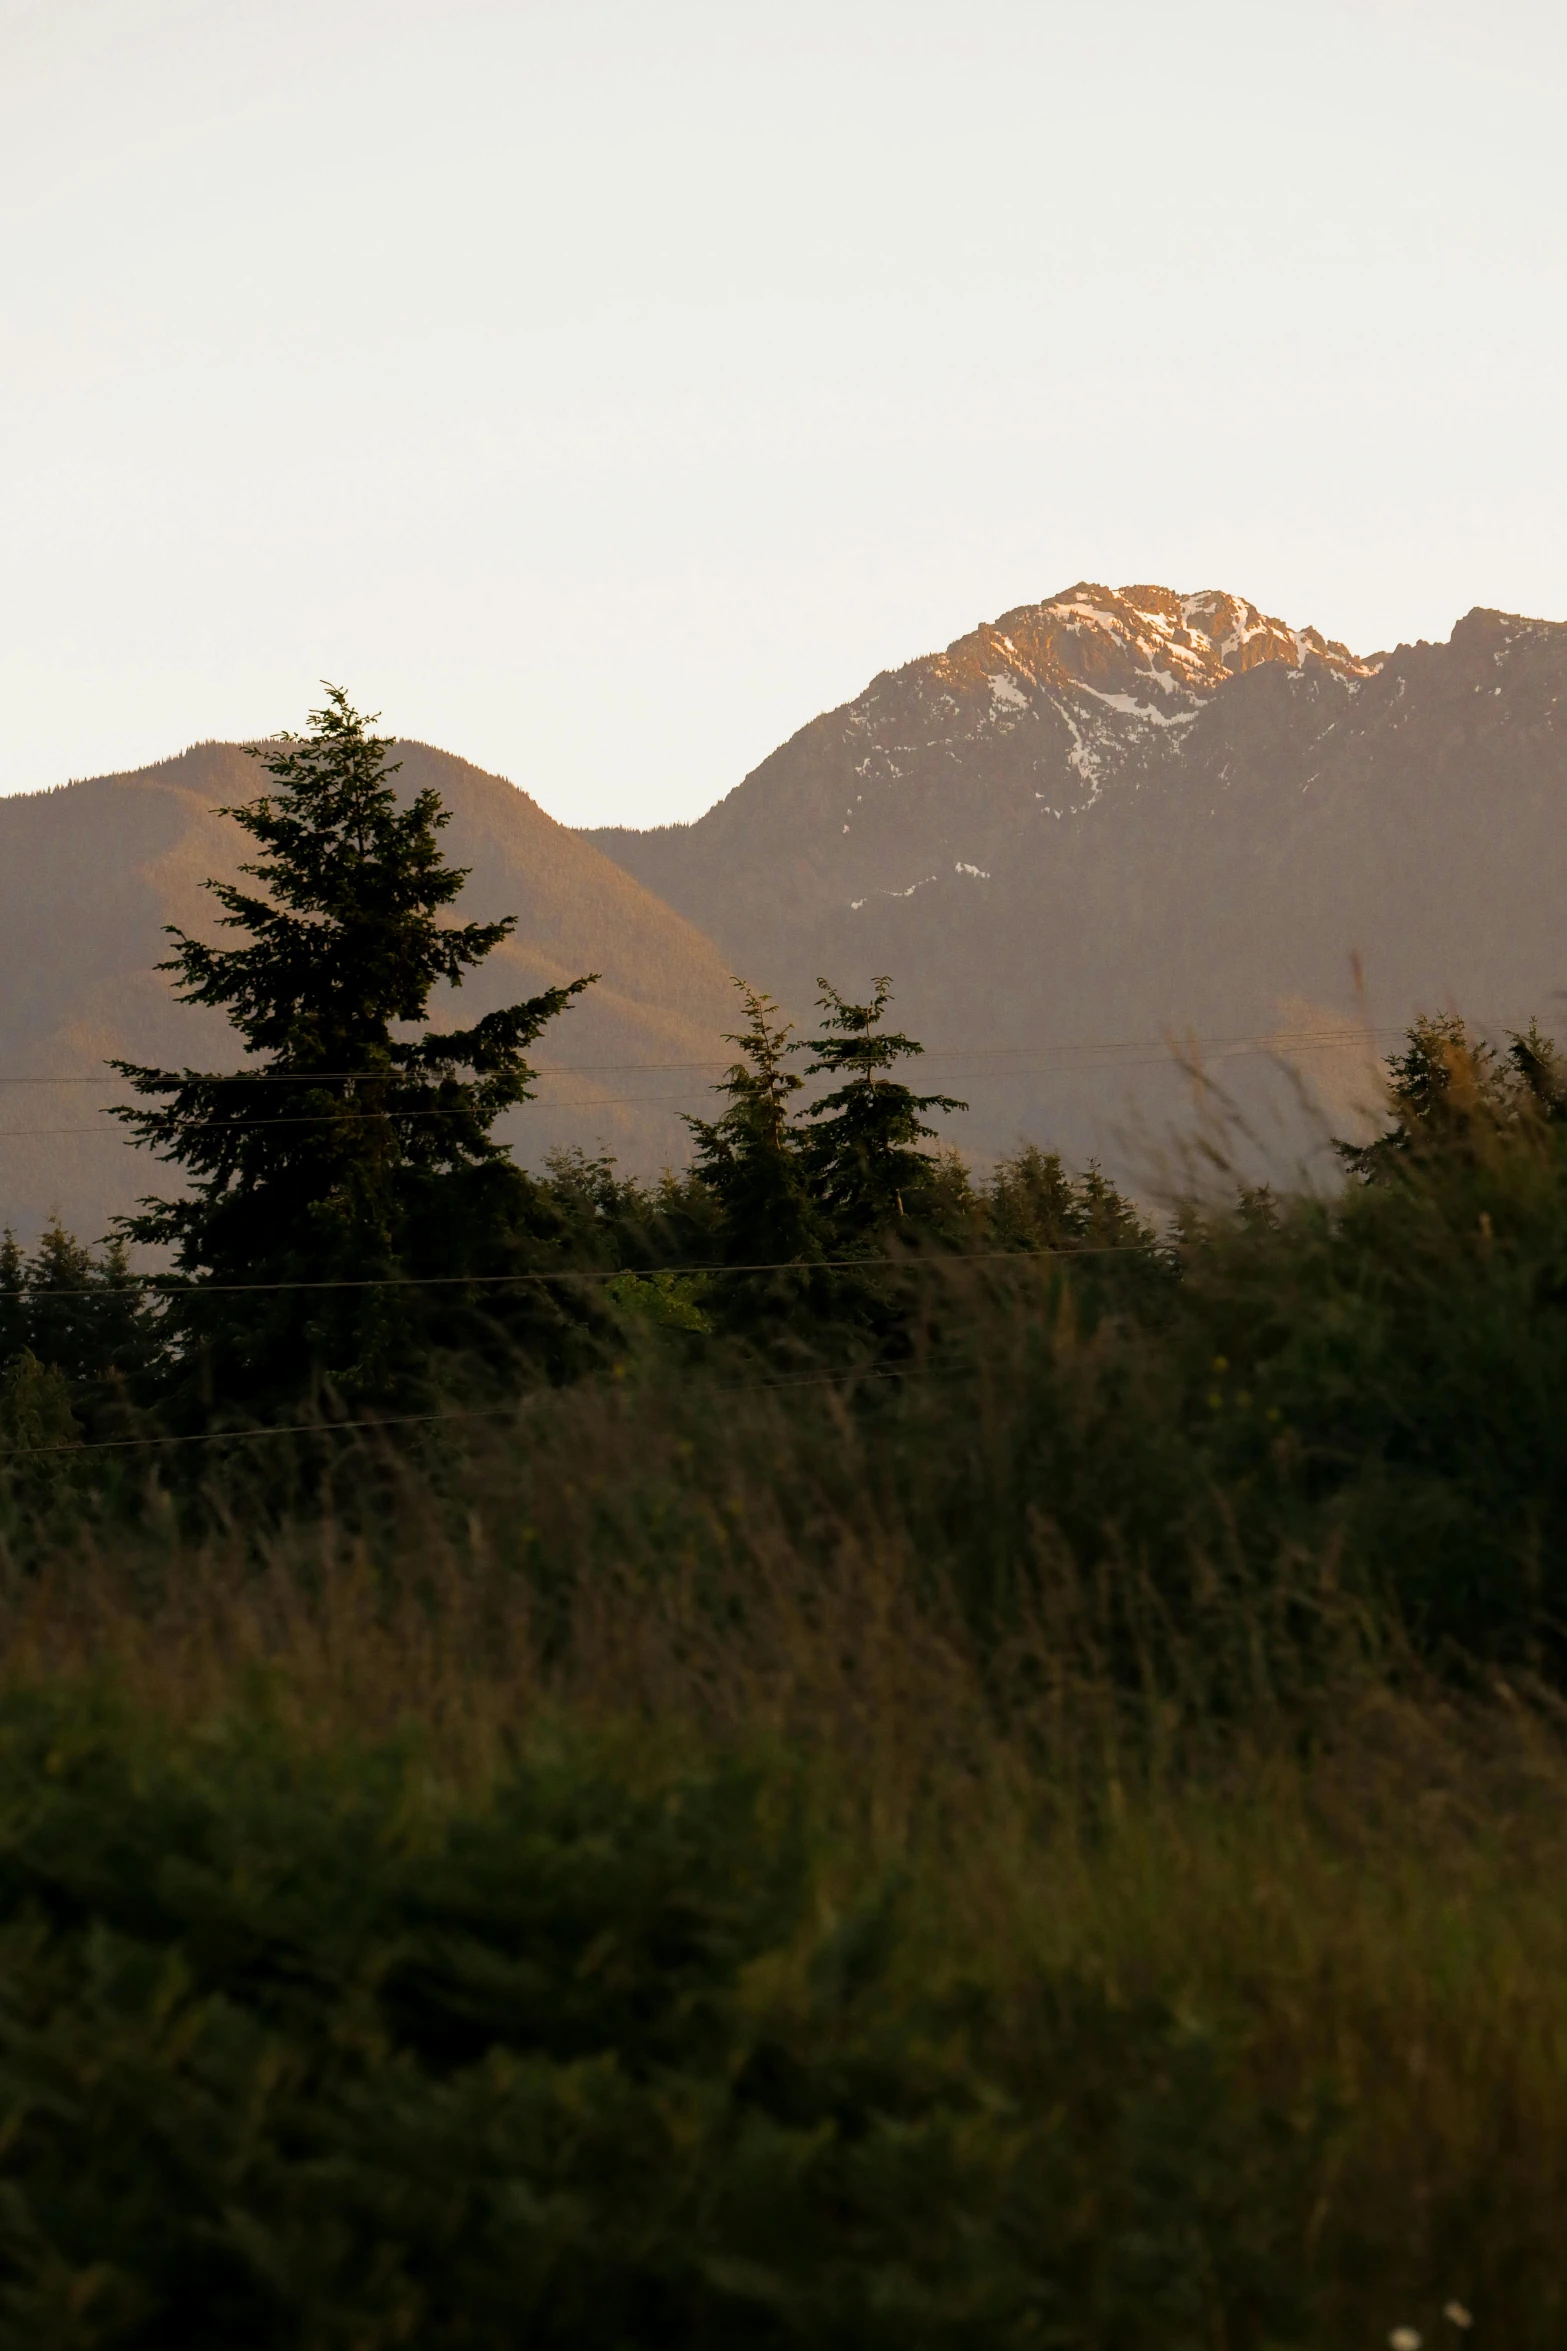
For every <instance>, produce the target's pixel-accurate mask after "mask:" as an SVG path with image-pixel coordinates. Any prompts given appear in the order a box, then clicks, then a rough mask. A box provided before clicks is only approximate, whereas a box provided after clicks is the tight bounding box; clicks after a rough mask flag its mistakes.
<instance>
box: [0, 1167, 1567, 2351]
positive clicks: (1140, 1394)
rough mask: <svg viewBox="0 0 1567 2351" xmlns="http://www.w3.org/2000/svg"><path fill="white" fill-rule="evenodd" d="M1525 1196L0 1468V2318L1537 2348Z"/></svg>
mask: <svg viewBox="0 0 1567 2351" xmlns="http://www.w3.org/2000/svg"><path fill="white" fill-rule="evenodd" d="M1474 1180H1478V1179H1474ZM1471 1181H1472V1171H1471V1174H1466V1175H1465V1176H1464V1179H1463V1182H1464V1184H1465V1185H1466V1186H1467V1185H1470V1184H1471ZM1498 1182H1499V1183H1501V1184H1503V1185H1505V1184H1513V1185H1514V1187H1515V1189H1514V1191H1512V1192H1505V1193H1503V1194H1499V1193H1498V1190H1497V1183H1498ZM1548 1193H1549V1183H1548V1180H1547V1171H1546V1170H1545V1163H1544V1161H1543V1160H1539V1159H1535V1160H1531V1161H1530V1162H1529V1163H1528V1164H1527V1166H1525V1167H1523V1170H1522V1173H1521V1174H1520V1173H1516V1172H1512V1173H1509V1172H1508V1171H1507V1170H1504V1171H1503V1176H1502V1177H1501V1178H1499V1179H1497V1181H1496V1182H1493V1184H1492V1188H1491V1191H1490V1193H1489V1194H1488V1195H1485V1197H1486V1198H1487V1199H1488V1200H1489V1205H1477V1200H1476V1196H1475V1195H1473V1194H1472V1192H1471V1191H1462V1192H1460V1190H1458V1189H1450V1190H1449V1192H1448V1193H1446V1194H1443V1195H1441V1196H1438V1195H1437V1194H1436V1193H1435V1192H1434V1191H1427V1192H1425V1193H1424V1194H1422V1195H1421V1196H1420V1197H1419V1198H1418V1199H1416V1200H1414V1201H1413V1202H1412V1203H1406V1206H1405V1212H1404V1214H1405V1221H1404V1222H1402V1223H1396V1224H1395V1225H1394V1226H1393V1227H1392V1229H1390V1230H1384V1229H1382V1224H1381V1222H1379V1220H1383V1219H1385V1218H1387V1217H1388V1216H1389V1215H1390V1213H1391V1212H1390V1211H1388V1210H1387V1209H1385V1207H1384V1206H1383V1205H1382V1203H1381V1202H1379V1201H1374V1200H1373V1201H1371V1202H1370V1203H1369V1205H1366V1204H1363V1203H1362V1202H1359V1201H1352V1202H1351V1203H1350V1204H1349V1208H1348V1210H1347V1212H1345V1213H1344V1214H1343V1215H1339V1216H1335V1215H1330V1214H1329V1212H1327V1211H1326V1210H1323V1209H1321V1208H1319V1207H1314V1206H1312V1205H1310V1204H1300V1205H1296V1206H1293V1207H1286V1208H1284V1209H1283V1210H1281V1211H1267V1210H1262V1211H1259V1210H1258V1208H1257V1206H1256V1204H1253V1205H1252V1207H1250V1208H1249V1209H1248V1210H1247V1211H1246V1213H1245V1214H1244V1215H1242V1216H1240V1217H1238V1218H1236V1219H1234V1220H1210V1221H1209V1222H1208V1223H1206V1224H1205V1225H1204V1226H1203V1227H1202V1228H1201V1229H1200V1230H1195V1231H1189V1232H1188V1235H1187V1239H1186V1241H1185V1243H1184V1247H1185V1252H1186V1257H1185V1270H1184V1275H1183V1278H1182V1280H1181V1281H1180V1282H1179V1283H1176V1282H1174V1281H1173V1280H1167V1279H1165V1278H1164V1277H1163V1276H1160V1277H1159V1278H1158V1279H1156V1280H1152V1281H1151V1282H1150V1281H1145V1280H1144V1274H1143V1273H1142V1272H1139V1273H1138V1274H1137V1276H1136V1280H1137V1282H1139V1283H1141V1284H1143V1286H1142V1288H1140V1289H1128V1287H1127V1286H1126V1285H1125V1284H1124V1283H1123V1287H1122V1289H1121V1290H1120V1291H1117V1290H1116V1289H1115V1287H1114V1285H1113V1282H1111V1281H1109V1280H1108V1277H1107V1280H1106V1283H1105V1285H1103V1286H1102V1287H1101V1288H1100V1290H1099V1291H1098V1292H1097V1293H1096V1292H1095V1290H1094V1286H1093V1284H1094V1280H1095V1278H1096V1277H1095V1276H1093V1275H1092V1274H1089V1273H1082V1274H1079V1275H1076V1276H1073V1277H1072V1278H1071V1279H1068V1278H1065V1277H1063V1276H1061V1275H1059V1274H1058V1273H1055V1272H1052V1271H1051V1270H1049V1269H1048V1268H1043V1267H1040V1266H1039V1265H1037V1264H1034V1263H1032V1262H1030V1263H1028V1264H1025V1265H1022V1266H1020V1267H1016V1268H1002V1269H1000V1270H999V1271H998V1270H997V1269H995V1268H984V1267H971V1268H968V1269H966V1270H964V1269H958V1270H956V1271H953V1270H952V1269H948V1270H946V1271H945V1272H943V1273H941V1274H940V1275H939V1276H938V1275H927V1274H925V1273H920V1274H918V1275H917V1276H916V1275H915V1274H913V1273H911V1274H910V1275H909V1277H908V1281H909V1291H908V1295H909V1297H910V1298H911V1299H916V1300H917V1302H918V1303H917V1306H912V1307H911V1308H910V1314H909V1321H908V1339H907V1346H906V1350H905V1353H904V1356H903V1358H902V1361H901V1366H900V1369H899V1373H898V1376H897V1377H895V1378H880V1377H878V1376H875V1367H872V1371H871V1373H870V1374H869V1375H867V1376H865V1377H862V1378H860V1379H859V1380H858V1381H857V1382H856V1381H852V1380H846V1379H843V1378H840V1377H837V1376H831V1377H829V1376H827V1374H826V1373H822V1374H820V1375H817V1374H815V1373H812V1372H809V1371H806V1372H803V1373H800V1374H798V1375H792V1376H791V1377H790V1378H789V1379H788V1380H781V1379H779V1378H778V1377H776V1376H775V1375H774V1374H773V1373H772V1372H770V1371H769V1369H768V1367H767V1366H766V1365H765V1364H763V1363H758V1362H757V1361H755V1360H749V1359H744V1358H742V1357H740V1356H739V1355H736V1354H731V1353H728V1352H726V1351H724V1350H723V1349H721V1348H719V1347H716V1346H715V1347H713V1348H710V1349H708V1350H707V1352H706V1354H704V1351H703V1347H702V1345H701V1343H700V1342H699V1340H698V1339H697V1338H696V1337H695V1336H694V1335H692V1336H689V1337H681V1338H680V1339H679V1340H678V1342H673V1343H671V1342H668V1341H666V1339H665V1338H663V1337H659V1336H658V1335H656V1334H655V1335H653V1336H651V1337H649V1338H647V1340H646V1342H645V1344H644V1345H642V1346H641V1347H639V1345H638V1343H637V1339H636V1333H635V1331H634V1330H632V1329H629V1328H628V1331H627V1335H626V1346H625V1350H624V1354H623V1358H622V1360H621V1362H620V1363H619V1364H618V1366H617V1367H616V1368H615V1371H614V1372H613V1373H612V1374H611V1375H609V1376H606V1377H605V1378H603V1379H597V1380H593V1381H588V1382H583V1383H581V1384H580V1385H578V1386H577V1387H575V1388H571V1389H568V1390H562V1391H558V1392H548V1393H538V1394H534V1395H532V1396H530V1397H528V1398H526V1399H525V1400H523V1401H522V1402H521V1403H519V1404H518V1405H517V1407H516V1409H515V1412H514V1413H513V1415H512V1416H511V1417H510V1418H506V1419H502V1418H499V1417H497V1418H493V1419H489V1420H475V1421H473V1422H472V1423H454V1424H452V1425H451V1427H450V1428H444V1429H440V1430H437V1431H436V1432H434V1433H433V1434H432V1436H431V1438H430V1439H429V1441H428V1443H427V1444H426V1445H425V1446H424V1448H423V1450H421V1451H416V1450H414V1449H410V1448H407V1447H404V1448H403V1449H401V1450H399V1451H397V1452H395V1453H394V1452H392V1451H391V1450H389V1449H382V1448H381V1447H378V1446H376V1445H374V1444H372V1443H370V1442H369V1441H368V1440H366V1439H365V1438H363V1437H359V1436H355V1435H352V1434H338V1435H336V1436H330V1437H327V1436H323V1437H322V1438H321V1440H320V1441H319V1442H317V1441H315V1440H310V1441H309V1442H307V1443H306V1444H304V1445H303V1446H302V1448H301V1450H300V1452H299V1454H298V1456H297V1457H295V1458H293V1459H291V1460H290V1461H288V1462H286V1463H285V1462H283V1461H280V1459H279V1452H280V1449H281V1448H280V1444H279V1443H278V1442H277V1441H274V1442H273V1444H272V1446H271V1448H270V1450H269V1449H268V1448H267V1447H264V1446H262V1445H260V1444H257V1445H256V1446H255V1447H253V1448H252V1449H251V1450H250V1452H249V1453H248V1454H247V1453H246V1452H245V1451H244V1450H243V1449H240V1450H239V1451H238V1452H237V1453H236V1454H235V1455H234V1457H233V1458H232V1459H230V1460H229V1461H228V1462H227V1466H225V1468H224V1469H223V1470H222V1471H221V1473H216V1472H215V1473H214V1474H213V1476H212V1478H211V1479H210V1481H209V1485H208V1489H207V1491H206V1493H205V1495H204V1497H203V1498H202V1499H201V1501H200V1506H199V1507H197V1506H195V1505H194V1504H193V1503H192V1501H191V1498H190V1497H189V1496H180V1495H176V1496H169V1495H166V1494H164V1493H163V1492H162V1491H161V1490H160V1489H158V1488H156V1487H152V1488H149V1489H147V1490H145V1491H144V1492H143V1493H142V1495H141V1497H140V1499H139V1501H138V1502H137V1505H136V1507H135V1509H134V1510H131V1509H128V1508H127V1507H126V1505H125V1497H124V1495H123V1494H122V1495H120V1496H118V1497H116V1496H114V1495H112V1494H110V1493H108V1491H107V1490H105V1491H104V1492H103V1493H102V1494H100V1496H99V1498H98V1499H97V1500H96V1501H95V1500H94V1499H93V1496H92V1493H91V1491H90V1490H89V1488H88V1485H87V1483H86V1482H85V1479H84V1476H83V1474H79V1473H78V1472H77V1471H75V1470H73V1471H72V1472H71V1477H72V1479H73V1480H75V1483H74V1484H70V1485H69V1486H68V1490H65V1491H63V1492H62V1491H59V1490H56V1491H44V1490H43V1489H42V1488H38V1489H36V1490H34V1491H33V1492H32V1494H31V1496H30V1498H29V1495H28V1494H27V1493H25V1492H24V1491H23V1490H22V1486H21V1485H19V1486H18V1489H17V1493H16V1496H15V1497H14V1501H13V1506H12V1512H11V1517H10V1519H9V1522H8V1531H7V1540H8V1543H9V1552H8V1555H7V1565H6V1567H5V1572H4V1575H3V1577H0V2340H8V2341H14V2342H16V2343H19V2344H20V2343H23V2342H26V2343H30V2344H32V2343H62V2344H64V2343H70V2344H73V2345H75V2344H90V2343H104V2344H109V2343H118V2344H133V2345H137V2346H141V2345H153V2344H157V2345H159V2346H163V2345H166V2344H185V2343H190V2344H197V2343H200V2344H210V2343H213V2342H218V2341H221V2342H223V2343H225V2344H229V2343H234V2344H251V2343H254V2344H258V2345H262V2344H264V2345H268V2346H270V2345H272V2344H282V2343H289V2344H305V2345H308V2346H312V2347H313V2346H315V2345H322V2346H326V2345H334V2346H336V2345H347V2344H353V2345H355V2346H377V2347H378V2346H381V2345H383V2344H384V2345H391V2344H394V2343H418V2344H421V2345H423V2344H432V2345H452V2346H457V2345H462V2346H465V2347H466V2346H470V2345H474V2346H479V2345H482V2346H490V2345H497V2346H499V2345H503V2344H505V2345H509V2344H512V2343H515V2342H519V2341H527V2342H529V2343H530V2344H531V2343H534V2342H538V2343H543V2344H550V2345H553V2344H559V2345H588V2346H599V2345H603V2346H605V2347H606V2351H608V2347H609V2346H617V2347H618V2346H630V2345H635V2346H643V2345H650V2346H651V2345H660V2346H662V2345H665V2344H669V2345H674V2344H680V2345H685V2344H703V2345H707V2346H715V2347H719V2346H722V2347H727V2346H730V2345H735V2346H739V2345H741V2344H744V2345H746V2346H748V2347H749V2346H757V2345H761V2346H771V2345H774V2344H776V2345H780V2346H781V2345H784V2344H795V2343H809V2344H812V2345H817V2344H827V2345H833V2344H841V2345H843V2346H845V2351H847V2347H848V2346H850V2345H853V2346H856V2347H859V2346H865V2345H872V2346H874V2345H877V2344H882V2343H885V2344H887V2345H889V2346H890V2345H891V2344H892V2343H894V2342H896V2343H898V2344H900V2345H906V2344H909V2343H916V2344H930V2345H937V2344H940V2345H960V2344H961V2345H975V2346H979V2345H985V2346H990V2345H1006V2344H1017V2345H1024V2344H1027V2345H1061V2346H1072V2347H1077V2346H1081V2347H1082V2351H1123V2347H1124V2351H1142V2347H1143V2346H1148V2347H1149V2351H1153V2347H1154V2346H1159V2347H1160V2351H1172V2347H1182V2346H1191V2347H1192V2351H1197V2347H1198V2346H1202V2347H1204V2351H1210V2347H1211V2351H1220V2347H1222V2351H1267V2347H1269V2346H1271V2347H1273V2351H1284V2347H1285V2346H1290V2347H1293V2351H1341V2347H1343V2346H1346V2345H1351V2344H1355V2343H1365V2344H1368V2345H1369V2344H1373V2343H1378V2342H1385V2341H1386V2340H1387V2337H1388V2335H1389V2333H1390V2331H1391V2330H1392V2329H1394V2328H1396V2327H1413V2328H1415V2329H1417V2330H1419V2331H1420V2332H1421V2333H1422V2335H1423V2336H1424V2337H1425V2339H1426V2341H1427V2342H1428V2343H1431V2342H1439V2341H1441V2340H1443V2339H1444V2337H1446V2338H1447V2339H1450V2340H1452V2341H1453V2342H1455V2343H1456V2342H1457V2341H1458V2340H1459V2339H1460V2337H1461V2335H1462V2334H1463V2333H1464V2332H1465V2331H1466V2330H1465V2328H1464V2327H1463V2326H1462V2325H1460V2323H1459V2322H1458V2320H1456V2319H1454V2318H1451V2317H1446V2316H1444V2315H1443V2314H1444V2310H1445V2309H1447V2308H1448V2307H1451V2308H1452V2309H1454V2310H1456V2311H1459V2312H1460V2314H1461V2315H1466V2316H1472V2317H1473V2320H1474V2324H1475V2329H1476V2332H1477V2335H1483V2337H1484V2338H1485V2339H1492V2340H1504V2339H1505V2340H1506V2341H1508V2342H1509V2343H1512V2344H1516V2345H1520V2346H1541V2347H1542V2351H1543V2347H1544V2346H1546V2345H1552V2346H1554V2345H1555V2344H1557V2343H1559V2342H1560V2341H1561V2340H1562V2339H1563V2334H1564V2326H1567V2264H1564V2262H1563V2260H1562V2258H1561V2254H1560V2245H1559V2240H1560V2222H1559V2210H1560V2204H1561V2177H1562V2158H1561V2152H1560V2151H1561V2149H1562V2147H1563V2146H1564V2145H1567V1902H1564V1900H1563V1897H1562V1888H1563V1886H1564V1884H1567V1802H1564V1798H1567V1735H1564V1734H1567V1724H1564V1722H1563V1719H1562V1705H1561V1701H1560V1699H1559V1697H1558V1696H1557V1694H1556V1682H1555V1678H1554V1677H1555V1660H1556V1656H1557V1651H1556V1648H1555V1646H1554V1642H1553V1637H1552V1630H1551V1625H1550V1622H1549V1617H1550V1608H1549V1605H1547V1603H1548V1602H1549V1601H1550V1598H1551V1595H1552V1593H1553V1592H1554V1589H1555V1583H1554V1579H1555V1577H1556V1575H1557V1573H1558V1569H1559V1561H1558V1558H1557V1553H1556V1549H1555V1545H1556V1541H1557V1537H1556V1533H1555V1528H1556V1524H1557V1521H1556V1517H1555V1513H1556V1512H1557V1509H1558V1484H1559V1467H1558V1459H1557V1453H1558V1440H1557V1438H1556V1435H1555V1432H1554V1424H1553V1421H1552V1417H1551V1406H1550V1399H1551V1395H1552V1383H1553V1381H1554V1379H1555V1366H1556V1363H1557V1354H1558V1350H1559V1345H1560V1332H1559V1329H1558V1316H1559V1313H1560V1308H1559V1306H1558V1303H1557V1299H1556V1293H1555V1290H1554V1289H1553V1288H1552V1287H1551V1283H1550V1280H1549V1279H1548V1278H1547V1277H1548V1274H1549V1266H1550V1262H1551V1260H1550V1254H1549V1251H1550V1246H1551V1245H1552V1244H1550V1239H1549V1236H1550V1230H1551V1220H1552V1218H1553V1217H1554V1216H1555V1214H1556V1209H1555V1207H1554V1205H1553V1204H1552V1199H1551V1198H1550V1197H1548V1196H1547V1195H1548ZM1482 1217H1484V1218H1487V1219H1488V1223H1486V1224H1482V1223H1481V1222H1480V1221H1479V1220H1480V1219H1481V1218H1482ZM1531 1218H1532V1219H1533V1222H1531V1221H1530V1220H1531ZM1542 1269H1543V1271H1542ZM899 1278H900V1279H901V1278H902V1277H899ZM1117 1278H1119V1277H1117ZM671 1344H678V1346H679V1347H680V1348H681V1349H682V1350H683V1354H682V1356H681V1357H680V1359H679V1361H678V1366H677V1360H676V1358H675V1357H674V1356H673V1355H672V1354H671V1352H670V1346H671ZM1554 1392H1555V1393H1556V1394H1559V1393H1560V1389H1559V1387H1557V1388H1556V1389H1555V1391H1554ZM51 1458H53V1457H51ZM23 1482H24V1483H25V1480H24V1481H23ZM1477 1528H1478V1529H1479V1530H1480V1533H1481V1536H1482V1537H1483V1541H1482V1542H1480V1544H1479V1546H1478V1549H1477V1548H1476V1546H1475V1545H1474V1544H1473V1543H1472V1541H1471V1535H1472V1531H1473V1530H1475V1529H1477ZM1466 1559H1470V1560H1472V1572H1470V1573H1468V1574H1464V1573H1462V1572H1460V1573H1459V1577H1458V1583H1459V1588H1458V1591H1457V1593H1456V1596H1455V1592H1454V1589H1453V1576H1454V1568H1453V1563H1454V1562H1455V1561H1456V1562H1457V1563H1458V1568H1459V1570H1460V1571H1461V1570H1462V1569H1463V1563H1464V1562H1465V1560H1466Z"/></svg>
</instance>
